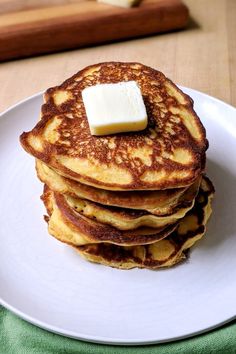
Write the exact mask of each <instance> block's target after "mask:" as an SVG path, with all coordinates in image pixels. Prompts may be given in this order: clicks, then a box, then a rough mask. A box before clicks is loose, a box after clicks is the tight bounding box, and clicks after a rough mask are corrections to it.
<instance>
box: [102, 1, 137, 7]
mask: <svg viewBox="0 0 236 354" xmlns="http://www.w3.org/2000/svg"><path fill="white" fill-rule="evenodd" d="M98 2H103V3H105V4H109V5H114V6H121V7H132V6H134V5H136V4H138V3H139V0H98Z"/></svg>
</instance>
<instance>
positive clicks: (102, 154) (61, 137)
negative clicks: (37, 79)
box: [20, 62, 207, 190]
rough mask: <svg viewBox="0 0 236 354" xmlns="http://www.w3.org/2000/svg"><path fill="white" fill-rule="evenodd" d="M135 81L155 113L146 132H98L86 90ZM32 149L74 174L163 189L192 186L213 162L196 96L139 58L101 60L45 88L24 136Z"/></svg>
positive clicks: (107, 183)
mask: <svg viewBox="0 0 236 354" xmlns="http://www.w3.org/2000/svg"><path fill="white" fill-rule="evenodd" d="M130 80H134V81H136V82H137V83H138V85H139V87H140V89H141V91H142V95H143V99H144V102H145V106H146V109H147V113H148V126H147V128H146V129H145V130H143V131H139V132H132V133H131V132H130V133H121V134H116V135H107V136H102V137H97V136H92V135H91V134H90V130H89V126H88V121H87V117H86V113H85V109H84V105H83V101H82V96H81V91H82V90H83V89H84V88H86V87H88V86H91V85H97V84H101V83H117V82H120V81H130ZM20 139H21V143H22V145H23V147H24V148H25V150H26V151H28V152H29V153H30V154H32V155H33V156H35V157H36V158H38V159H40V160H42V161H43V162H45V163H46V164H48V165H49V166H51V167H53V168H54V169H55V170H56V171H57V172H58V173H59V174H61V175H63V176H66V177H68V178H70V179H73V180H76V181H79V182H82V183H84V184H87V185H91V186H94V187H97V188H102V189H107V190H155V189H156V190H160V189H167V188H177V187H184V186H187V185H190V184H191V183H193V182H194V180H195V179H196V178H197V177H198V176H199V174H200V173H201V172H202V170H203V169H204V166H205V151H206V149H207V140H206V136H205V129H204V127H203V126H202V124H201V122H200V120H199V118H198V117H197V115H196V113H195V112H194V110H193V101H192V100H191V98H190V97H188V96H187V95H185V94H184V93H183V92H182V91H181V90H179V89H178V88H177V87H176V86H175V85H174V84H173V83H172V82H171V81H170V80H169V79H167V78H166V77H165V76H164V75H163V74H162V73H161V72H159V71H156V70H154V69H151V68H149V67H147V66H144V65H142V64H138V63H116V62H110V63H101V64H97V65H92V66H89V67H87V68H85V69H84V70H82V71H80V72H78V73H77V74H75V75H74V76H73V77H72V78H70V79H68V80H67V81H65V82H64V83H63V84H62V85H61V86H57V87H54V88H50V89H48V90H47V92H46V94H45V104H44V105H43V106H42V112H41V120H40V121H39V123H38V124H37V125H36V126H35V128H33V130H32V131H30V132H28V133H23V134H22V135H21V138H20Z"/></svg>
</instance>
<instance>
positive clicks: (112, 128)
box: [82, 81, 147, 135]
mask: <svg viewBox="0 0 236 354" xmlns="http://www.w3.org/2000/svg"><path fill="white" fill-rule="evenodd" d="M82 98H83V102H84V106H85V111H86V115H87V118H88V122H89V128H90V132H91V134H92V135H107V134H115V133H122V132H131V131H139V130H143V129H145V128H146V126H147V112H146V107H145V105H144V102H143V97H142V93H141V90H140V88H139V86H138V85H137V83H136V82H135V81H127V82H119V83H116V84H100V85H95V86H89V87H87V88H85V89H84V90H83V91H82Z"/></svg>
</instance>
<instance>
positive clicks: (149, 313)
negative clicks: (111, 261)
mask: <svg viewBox="0 0 236 354" xmlns="http://www.w3.org/2000/svg"><path fill="white" fill-rule="evenodd" d="M183 90H184V91H185V92H186V93H188V94H189V95H190V96H191V97H192V98H193V99H194V101H195V109H196V111H197V113H198V114H199V116H200V117H201V119H202V121H203V124H204V125H205V127H206V130H207V136H208V139H209V141H210V148H209V150H208V163H207V165H208V174H209V176H210V178H211V179H212V180H213V182H214V184H215V188H216V196H215V200H214V204H213V210H214V211H213V215H212V217H211V220H210V223H209V226H208V231H207V234H206V236H205V238H204V239H203V240H201V241H200V242H199V243H198V244H197V246H196V247H194V249H193V251H192V252H191V257H190V260H189V261H187V262H186V263H183V264H181V265H179V266H176V267H175V268H172V269H168V270H161V271H150V270H139V269H134V270H129V271H122V270H116V269H112V268H109V267H104V266H101V265H95V264H92V263H89V262H86V261H85V260H83V259H81V258H80V256H79V255H78V254H77V253H76V252H75V251H74V250H72V249H71V248H70V247H68V246H66V245H64V244H62V243H60V242H59V241H57V240H55V239H54V238H53V237H51V236H49V235H48V233H47V226H46V223H45V222H44V221H43V214H44V213H45V211H44V208H43V206H42V203H41V201H40V200H39V196H40V194H41V192H42V185H41V184H40V183H39V181H38V180H37V178H36V176H35V170H34V159H33V158H32V157H31V156H29V155H27V154H26V153H25V152H24V151H23V149H22V148H21V147H20V145H19V141H18V138H19V135H20V134H21V132H23V131H27V130H30V129H31V128H32V127H33V126H34V125H35V122H36V121H37V119H38V115H39V110H40V105H41V103H42V95H41V94H38V95H36V96H33V97H31V98H29V99H27V100H25V101H23V102H21V103H19V104H18V105H16V106H14V107H12V108H11V109H9V110H8V111H6V112H5V113H3V114H2V117H1V119H0V146H1V149H0V171H1V173H0V186H1V191H0V199H1V201H0V218H1V221H0V225H1V228H0V237H1V244H0V303H1V304H2V305H3V306H5V307H6V308H8V309H9V310H11V311H13V312H14V313H15V314H17V315H19V316H20V317H22V318H23V319H25V320H26V321H29V322H31V323H34V324H35V325H37V326H40V327H42V328H45V329H47V330H49V331H52V332H56V333H59V334H62V335H65V336H69V337H74V338H78V339H82V340H88V341H94V342H101V343H113V344H147V343H157V342H165V341H171V340H176V339H180V338H184V337H188V336H192V335H194V334H197V333H201V332H204V331H207V330H210V329H212V328H214V327H217V326H219V325H221V324H223V323H225V322H227V321H230V320H231V319H233V318H234V316H235V314H236V302H235V294H236V274H235V273H236V256H235V255H236V188H235V182H236V163H235V153H236V109H235V108H233V107H231V106H229V105H227V104H225V103H223V102H221V101H219V100H217V99H215V98H212V97H210V96H207V95H205V94H202V93H200V92H197V91H194V90H190V89H187V88H183Z"/></svg>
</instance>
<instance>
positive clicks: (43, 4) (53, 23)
mask: <svg viewBox="0 0 236 354" xmlns="http://www.w3.org/2000/svg"><path fill="white" fill-rule="evenodd" d="M104 1H105V2H108V3H101V2H98V1H96V0H48V1H46V0H41V1H40V0H0V82H1V91H0V111H3V110H4V109H6V108H7V107H8V106H10V105H11V104H13V103H15V102H17V101H19V100H20V99H23V98H25V97H27V96H30V95H32V94H34V93H36V92H38V91H41V90H45V89H46V88H48V87H50V86H54V85H56V84H59V83H61V82H62V81H63V80H64V79H65V78H67V77H69V76H71V75H72V74H74V73H75V72H77V71H78V70H80V69H81V68H83V67H85V66H87V65H90V64H92V63H97V62H101V61H112V60H114V61H138V62H142V63H144V64H146V65H149V66H152V67H154V68H156V69H158V70H161V71H163V72H164V73H165V74H166V75H167V76H168V77H170V78H171V79H172V80H173V81H174V82H176V83H177V84H181V85H184V86H188V87H191V88H195V89H197V90H200V91H203V92H206V93H208V94H210V95H213V96H216V97H218V98H220V99H222V100H224V101H226V102H228V103H231V104H233V105H236V90H235V81H236V70H235V60H236V59H235V56H236V49H235V47H236V41H235V33H236V21H235V18H236V1H235V0H197V1H196V0H183V1H180V0H143V1H141V2H140V3H139V4H137V3H135V2H134V3H132V0H104ZM110 1H119V5H122V7H121V6H114V5H112V4H110V3H109V2H110ZM131 5H135V6H133V7H126V8H125V7H124V6H131ZM16 78H17V85H16V84H15V83H16Z"/></svg>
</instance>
